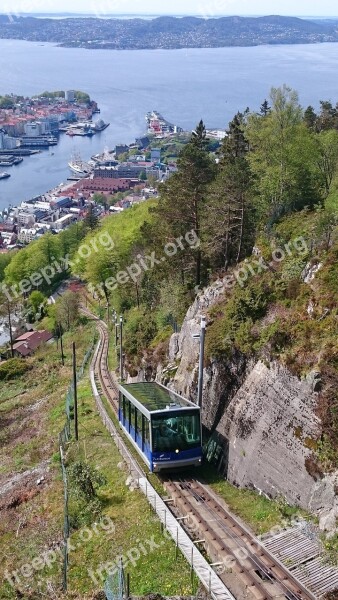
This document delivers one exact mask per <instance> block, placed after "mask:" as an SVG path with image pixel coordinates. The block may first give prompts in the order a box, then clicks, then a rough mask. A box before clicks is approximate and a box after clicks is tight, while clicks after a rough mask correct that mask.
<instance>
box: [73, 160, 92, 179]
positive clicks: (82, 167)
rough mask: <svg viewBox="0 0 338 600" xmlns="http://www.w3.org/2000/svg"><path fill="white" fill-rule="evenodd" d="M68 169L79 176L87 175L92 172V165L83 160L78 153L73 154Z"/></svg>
mask: <svg viewBox="0 0 338 600" xmlns="http://www.w3.org/2000/svg"><path fill="white" fill-rule="evenodd" d="M68 166H69V168H70V170H71V171H72V172H73V173H75V174H76V175H78V176H79V177H88V176H89V175H90V174H91V172H92V167H91V165H90V164H89V163H87V162H84V161H83V160H82V159H81V157H80V155H74V156H73V158H72V159H71V161H70V162H69V163H68Z"/></svg>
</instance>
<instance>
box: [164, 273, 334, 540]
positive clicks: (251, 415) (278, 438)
mask: <svg viewBox="0 0 338 600" xmlns="http://www.w3.org/2000/svg"><path fill="white" fill-rule="evenodd" d="M223 292H224V284H223V282H222V281H218V282H216V283H215V284H214V285H213V286H211V287H210V288H208V289H206V290H205V291H204V292H203V294H201V295H200V296H199V297H198V298H197V299H196V301H195V303H194V304H193V305H192V307H191V308H190V309H189V311H188V313H187V315H186V318H185V321H184V323H183V327H182V330H181V333H180V334H175V335H174V336H173V337H172V339H171V342H170V349H169V361H170V364H171V365H173V364H175V365H176V366H177V365H178V368H177V371H176V374H175V376H174V378H173V379H171V380H170V383H169V387H172V388H173V389H175V390H176V391H178V392H179V393H181V394H182V395H184V396H186V397H187V398H189V399H191V400H193V401H196V397H197V380H198V356H199V342H198V341H197V340H196V339H194V338H193V335H194V334H197V333H199V324H200V317H201V316H202V315H205V314H206V313H207V310H208V309H209V308H210V307H211V306H212V305H213V304H215V303H216V302H217V301H218V300H219V299H221V298H222V296H223ZM157 379H158V380H162V381H164V378H163V377H162V379H161V373H160V370H159V371H158V375H157ZM165 383H168V380H167V379H166V380H165ZM319 387H320V374H319V373H317V372H316V373H313V374H312V375H311V374H310V376H308V377H307V378H306V380H300V379H298V378H297V377H295V376H294V375H293V374H292V373H290V372H289V371H288V370H287V369H286V368H285V367H283V366H282V365H281V364H279V363H278V362H275V363H271V364H264V363H263V362H261V361H258V362H256V361H252V360H249V359H248V358H247V357H246V356H245V355H241V354H240V353H237V354H236V353H234V354H233V356H232V357H231V359H230V360H227V361H225V362H219V361H212V362H211V363H210V364H208V365H206V366H205V369H204V386H203V411H202V418H203V424H204V425H205V426H206V427H207V428H208V429H209V430H210V431H211V432H214V434H215V437H216V438H217V439H218V443H219V445H220V446H221V448H222V452H221V454H222V456H221V458H220V460H219V462H218V464H219V465H221V468H222V471H223V472H224V475H225V476H226V477H227V478H228V479H229V481H230V482H231V483H233V484H235V485H237V486H240V487H247V488H254V489H256V490H259V491H260V492H261V493H263V494H266V495H268V496H269V497H278V496H283V497H284V498H285V499H286V500H287V501H288V502H289V503H291V504H296V505H298V506H301V507H303V508H305V509H310V510H312V511H313V512H317V513H318V514H319V515H320V521H321V526H322V527H323V529H331V530H332V527H334V523H335V517H336V516H337V514H338V497H337V495H336V491H337V484H338V473H337V474H336V475H332V476H329V477H323V474H322V473H320V472H317V470H316V464H315V461H314V460H313V458H311V457H312V455H313V448H314V440H316V439H317V438H318V436H319V435H320V432H321V423H320V421H319V419H318V418H317V416H316V405H317V399H318V393H317V390H318V389H319Z"/></svg>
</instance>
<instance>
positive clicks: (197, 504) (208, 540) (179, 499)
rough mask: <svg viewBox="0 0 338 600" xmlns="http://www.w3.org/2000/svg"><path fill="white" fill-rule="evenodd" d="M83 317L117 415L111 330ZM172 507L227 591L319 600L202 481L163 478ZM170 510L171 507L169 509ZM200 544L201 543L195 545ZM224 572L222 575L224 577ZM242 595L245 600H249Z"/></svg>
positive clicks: (98, 376) (266, 599) (100, 379)
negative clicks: (231, 580) (235, 584)
mask: <svg viewBox="0 0 338 600" xmlns="http://www.w3.org/2000/svg"><path fill="white" fill-rule="evenodd" d="M82 311H83V312H84V313H85V314H86V315H87V316H88V317H91V318H93V319H94V320H95V321H96V323H97V328H98V331H99V334H100V339H101V343H100V346H99V350H98V352H97V354H96V357H95V360H94V364H93V367H94V375H95V381H96V384H97V386H98V388H99V389H100V390H101V392H102V394H103V395H104V396H105V397H106V399H107V400H108V401H109V402H110V404H111V405H112V407H113V409H114V411H115V412H116V413H117V411H118V388H117V385H116V382H115V381H114V379H113V377H112V375H111V374H110V372H109V368H108V352H109V334H108V330H107V326H106V324H105V323H104V322H103V321H101V320H100V319H98V318H97V317H95V316H94V315H92V314H91V313H90V311H88V310H87V309H84V308H83V309H82ZM161 479H162V483H163V485H164V486H165V488H166V490H167V492H168V495H169V497H170V501H172V502H173V503H174V509H173V511H172V512H173V514H175V513H176V516H178V518H179V519H182V523H184V525H185V526H186V527H185V528H186V530H187V531H188V532H189V533H191V532H193V538H194V539H195V540H196V539H197V540H199V541H200V543H202V542H203V544H204V547H205V550H206V551H207V553H208V555H209V557H210V558H211V559H212V561H213V563H215V564H217V565H219V567H221V570H219V569H218V575H219V577H220V578H221V579H222V581H223V582H224V583H225V584H226V585H227V583H228V577H227V574H229V573H234V574H235V575H236V578H238V580H240V581H241V583H242V585H241V587H242V589H244V590H245V594H246V593H248V595H247V596H245V595H244V596H245V597H248V598H252V599H256V600H272V599H274V600H283V599H285V598H286V599H287V600H317V599H318V598H319V596H316V595H314V594H313V593H312V592H311V591H309V590H308V589H307V588H306V587H305V586H304V585H303V584H302V583H301V582H300V581H299V580H298V579H296V578H295V577H294V576H293V574H292V573H291V572H290V571H289V570H288V569H287V567H286V566H285V565H283V563H281V562H280V561H279V560H278V559H277V558H276V557H275V556H274V555H273V554H271V552H269V550H268V549H267V548H265V547H264V545H263V544H262V543H261V542H260V541H259V540H258V539H257V538H256V537H255V536H253V535H252V533H251V532H250V531H249V530H247V529H246V528H245V527H244V526H243V524H241V523H240V522H239V520H238V519H237V518H236V517H235V516H234V515H233V514H232V513H230V512H229V511H228V510H227V509H226V507H225V506H224V504H223V503H222V502H221V501H220V500H219V499H218V498H217V497H216V496H215V495H214V494H213V493H212V492H211V491H210V490H209V489H208V488H207V487H206V486H205V485H204V484H203V483H201V482H200V481H199V480H197V479H196V478H191V476H188V477H186V478H184V479H179V480H177V479H175V478H171V477H162V478H161ZM168 508H170V507H169V505H168ZM195 543H196V542H195ZM222 570H223V572H222ZM244 596H243V594H242V597H244Z"/></svg>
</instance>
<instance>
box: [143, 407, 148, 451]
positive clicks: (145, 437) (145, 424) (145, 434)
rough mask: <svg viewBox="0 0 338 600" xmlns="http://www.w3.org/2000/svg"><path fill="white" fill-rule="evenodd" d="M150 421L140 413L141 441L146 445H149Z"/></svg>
mask: <svg viewBox="0 0 338 600" xmlns="http://www.w3.org/2000/svg"><path fill="white" fill-rule="evenodd" d="M149 425H150V422H149V421H148V419H147V418H146V417H145V416H144V415H142V428H143V442H144V444H145V445H146V446H148V447H150V427H149Z"/></svg>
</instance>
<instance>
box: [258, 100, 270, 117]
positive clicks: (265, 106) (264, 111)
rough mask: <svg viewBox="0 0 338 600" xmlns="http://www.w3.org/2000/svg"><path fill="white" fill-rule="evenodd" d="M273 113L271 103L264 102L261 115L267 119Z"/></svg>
mask: <svg viewBox="0 0 338 600" xmlns="http://www.w3.org/2000/svg"><path fill="white" fill-rule="evenodd" d="M270 112H271V106H269V102H268V101H267V100H264V102H263V103H262V104H261V107H260V113H261V115H262V117H266V116H267V115H268V114H269V113H270Z"/></svg>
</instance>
